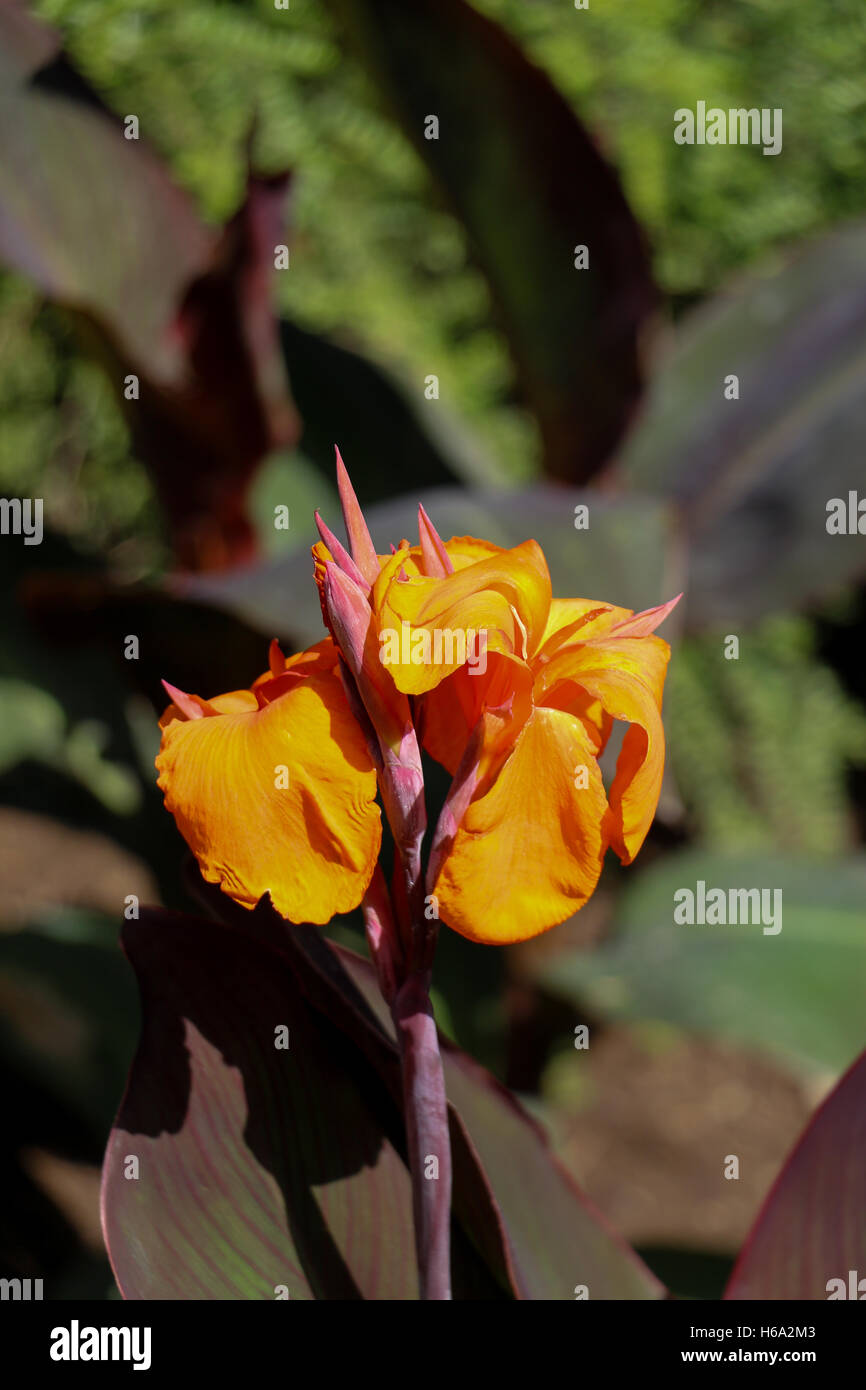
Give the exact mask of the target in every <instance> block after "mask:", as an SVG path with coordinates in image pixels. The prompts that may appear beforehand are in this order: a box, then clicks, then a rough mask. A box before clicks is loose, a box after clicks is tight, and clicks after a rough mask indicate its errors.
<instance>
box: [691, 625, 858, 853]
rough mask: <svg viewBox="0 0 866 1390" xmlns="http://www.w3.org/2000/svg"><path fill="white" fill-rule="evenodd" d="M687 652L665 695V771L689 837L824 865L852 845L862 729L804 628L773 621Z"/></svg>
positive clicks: (707, 638)
mask: <svg viewBox="0 0 866 1390" xmlns="http://www.w3.org/2000/svg"><path fill="white" fill-rule="evenodd" d="M725 636H726V634H724V633H722V632H714V633H710V634H707V635H704V636H701V637H699V638H692V639H689V640H687V641H685V642H683V643H682V645H681V646H679V647H678V648H677V650H676V652H675V654H674V658H673V660H672V661H671V665H670V671H669V675H668V682H667V688H666V693H665V725H666V728H667V731H668V739H669V750H670V761H671V767H672V770H673V773H674V776H675V778H676V782H677V785H678V787H679V789H680V792H681V795H682V797H683V799H684V801H685V803H686V807H687V810H688V813H689V816H690V818H691V821H692V824H693V827H694V829H695V830H696V831H697V833H698V835H699V837H700V839H701V840H703V841H704V843H706V844H707V845H713V846H715V847H718V848H719V849H723V850H729V851H760V850H767V851H770V850H774V849H777V850H780V851H785V852H798V851H802V852H808V853H812V854H820V855H831V854H833V853H838V852H839V850H840V848H841V847H843V846H845V845H846V844H848V843H849V842H850V840H851V836H852V832H853V827H852V825H851V823H850V819H849V816H850V813H849V809H848V802H847V794H846V785H845V776H846V771H847V769H848V768H849V767H850V766H851V764H853V763H863V762H864V761H866V718H864V716H863V712H862V710H861V709H860V707H859V706H858V705H855V704H854V702H853V701H852V700H850V699H849V698H848V697H847V696H846V695H845V693H844V691H843V690H842V688H841V686H840V684H839V682H838V680H837V679H836V677H835V675H834V674H833V672H832V671H830V670H829V669H828V668H827V667H826V666H823V665H821V664H820V663H819V662H818V661H816V660H815V658H814V656H813V654H812V629H811V625H810V624H809V623H807V622H806V621H805V620H802V619H799V618H789V617H786V618H776V619H769V620H767V621H766V622H764V623H763V624H762V625H761V626H760V627H758V628H757V629H755V630H753V631H751V632H749V633H746V634H744V635H743V636H742V637H741V638H740V655H739V659H738V660H730V661H729V660H726V659H725V657H724V646H725Z"/></svg>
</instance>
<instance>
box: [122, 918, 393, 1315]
mask: <svg viewBox="0 0 866 1390" xmlns="http://www.w3.org/2000/svg"><path fill="white" fill-rule="evenodd" d="M124 945H125V949H126V951H127V954H128V956H129V958H130V961H131V962H132V964H133V966H134V968H135V971H136V974H137V976H138V981H139V986H140V989H141V996H142V1014H143V1031H142V1037H141V1042H140V1045H139V1049H138V1053H137V1055H136V1058H135V1062H134V1064H133V1067H132V1070H131V1073H130V1078H129V1085H128V1088H127V1093H126V1096H125V1098H124V1100H123V1103H122V1105H121V1108H120V1112H119V1114H118V1117H117V1121H116V1123H115V1126H114V1129H113V1131H112V1133H111V1137H110V1140H109V1144H108V1149H107V1152H106V1156H105V1165H104V1173H103V1212H104V1230H105V1237H106V1244H107V1246H108V1250H109V1254H110V1257H111V1262H112V1266H113V1268H114V1271H115V1274H116V1276H117V1280H118V1284H119V1286H120V1289H121V1291H122V1293H123V1294H124V1296H125V1297H126V1298H129V1299H154V1298H162V1299H165V1298H169V1299H231V1300H238V1299H273V1298H275V1297H278V1296H279V1294H278V1292H277V1291H278V1290H279V1288H280V1286H284V1287H285V1289H286V1290H287V1291H288V1296H289V1298H291V1299H301V1300H309V1299H313V1298H315V1299H346V1298H349V1299H351V1298H373V1299H407V1298H408V1299H412V1298H415V1297H417V1280H416V1274H415V1257H414V1245H413V1234H412V1213H411V1193H410V1189H409V1176H408V1172H407V1170H406V1167H405V1164H404V1162H403V1160H402V1158H401V1157H400V1154H399V1153H398V1152H397V1149H396V1148H395V1147H394V1143H393V1142H392V1136H389V1134H388V1133H386V1130H387V1128H388V1120H389V1116H390V1117H391V1119H392V1125H391V1127H392V1128H393V1127H394V1125H393V1112H392V1111H391V1109H390V1107H389V1103H388V1098H387V1096H386V1095H385V1093H384V1088H383V1087H382V1085H381V1082H380V1081H379V1079H378V1077H377V1076H376V1074H375V1073H374V1072H373V1070H372V1069H371V1068H370V1067H369V1065H368V1064H366V1063H365V1062H364V1060H363V1058H362V1057H360V1056H359V1054H358V1051H357V1048H356V1047H355V1046H354V1045H353V1044H352V1042H351V1041H350V1040H349V1039H348V1038H346V1037H345V1036H344V1035H343V1034H341V1033H340V1032H339V1031H338V1030H337V1029H335V1028H334V1027H333V1025H332V1024H330V1023H329V1022H328V1020H327V1019H325V1018H324V1017H323V1016H322V1015H321V1014H320V1013H318V1011H316V1010H315V1009H314V1008H313V1007H312V1006H311V1005H310V1004H309V1002H308V1001H307V1000H306V999H305V998H304V997H303V995H302V993H301V990H300V988H299V985H298V981H297V978H296V976H295V975H294V973H293V971H292V969H291V968H290V966H289V964H288V963H287V961H286V960H285V959H284V958H281V957H280V956H279V955H277V954H275V953H273V952H272V951H270V950H269V949H268V947H267V946H265V945H264V944H263V943H262V942H260V941H257V940H256V939H255V937H254V936H253V935H251V934H245V933H242V932H239V931H236V930H235V929H233V928H232V927H228V926H224V925H222V924H220V923H216V922H207V921H203V920H198V919H196V918H191V917H184V916H181V915H180V914H177V913H167V912H161V911H154V910H147V911H145V912H143V913H142V916H141V920H140V921H138V922H128V923H127V924H126V926H125V929H124ZM281 1027H285V1028H287V1029H288V1042H289V1046H288V1047H287V1048H278V1047H277V1046H276V1045H275V1043H276V1041H277V1040H278V1036H279V1035H278V1033H277V1030H278V1029H280V1028H281ZM383 1116H384V1117H385V1119H384V1121H383V1118H382V1117H383ZM399 1142H400V1138H399V1134H398V1135H397V1143H398V1144H399ZM133 1160H135V1161H136V1162H135V1163H134V1162H133Z"/></svg>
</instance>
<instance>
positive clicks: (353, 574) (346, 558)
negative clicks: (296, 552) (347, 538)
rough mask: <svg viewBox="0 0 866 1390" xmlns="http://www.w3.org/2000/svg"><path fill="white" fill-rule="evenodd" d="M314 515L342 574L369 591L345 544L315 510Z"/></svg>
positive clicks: (368, 586)
mask: <svg viewBox="0 0 866 1390" xmlns="http://www.w3.org/2000/svg"><path fill="white" fill-rule="evenodd" d="M315 516H316V526H317V527H318V529H319V535H320V536H321V537H322V540H323V541H324V542H325V545H326V546H327V547H328V549H329V550H330V552H331V554H332V555H333V557H334V559H335V560H336V562H337V564H338V565H339V566H340V569H341V570H342V571H343V573H344V574H347V575H348V576H349V578H350V579H354V581H355V583H356V584H357V585H358V588H359V589H362V590H363V591H364V593H369V592H370V585H369V584H368V583H367V581H366V579H365V578H364V576H363V574H362V573H361V571H360V570H359V569H358V566H357V565H356V564H355V561H354V560H353V559H352V557H351V555H350V554H349V552H348V550H346V548H345V546H344V545H342V544H341V542H340V541H338V540H337V537H336V536H335V535H334V533H333V531H332V530H331V528H330V527H329V526H326V525H325V523H324V521H323V520H322V518H321V517H320V516H319V513H318V512H316V514H315Z"/></svg>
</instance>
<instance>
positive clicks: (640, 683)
mask: <svg viewBox="0 0 866 1390" xmlns="http://www.w3.org/2000/svg"><path fill="white" fill-rule="evenodd" d="M669 657H670V647H669V646H668V644H667V642H665V641H663V640H662V638H661V637H654V636H650V637H629V636H625V637H616V636H614V635H611V636H608V637H600V638H596V639H594V640H592V641H590V642H586V643H583V644H581V645H578V646H575V647H566V648H564V649H563V650H562V651H561V652H560V653H559V654H558V655H557V656H555V657H554V658H553V659H552V660H551V661H550V662H549V663H548V664H547V665H546V666H545V667H544V668H543V669H542V671H541V672H540V673H539V675H538V677H537V678H536V686H535V699H536V701H538V702H539V703H545V704H546V703H547V702H548V700H551V701H552V702H553V703H555V704H557V705H558V706H563V705H565V707H571V706H570V702H569V700H568V699H567V695H566V692H567V691H568V689H569V688H572V689H574V690H575V691H576V696H575V699H576V702H577V703H579V702H580V701H584V703H585V697H586V696H589V698H590V700H591V701H597V702H598V704H599V705H600V706H601V708H602V709H603V710H604V711H605V713H606V714H607V715H609V716H611V717H612V718H614V719H621V720H623V721H625V722H626V723H627V724H629V725H630V728H629V729H628V731H627V732H626V735H625V738H624V739H623V744H622V749H621V751H620V755H619V758H618V760H617V765H616V775H615V777H614V780H613V785H612V786H611V789H610V798H609V799H610V812H609V816H608V820H607V833H608V836H609V842H610V844H611V845H612V846H613V848H614V849H615V850H616V852H617V854H618V855H619V857H620V859H621V860H622V862H623V864H630V863H631V861H632V860H633V859H634V857H635V855H636V854H637V852H638V850H639V849H640V847H641V845H642V844H643V842H644V840H645V838H646V835H647V832H648V830H649V828H650V825H651V824H652V820H653V816H654V815H655V811H656V806H657V805H658V799H659V794H660V792H661V785H662V775H663V773H664V763H665V736H664V727H663V725H662V720H661V705H662V692H663V690H664V680H665V672H666V670H667V664H668V659H669ZM581 692H583V694H581ZM575 712H578V710H577V707H576V706H575Z"/></svg>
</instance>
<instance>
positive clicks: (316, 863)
mask: <svg viewBox="0 0 866 1390" xmlns="http://www.w3.org/2000/svg"><path fill="white" fill-rule="evenodd" d="M278 682H279V683H280V684H282V683H284V682H285V683H286V684H285V688H284V690H283V693H281V694H279V695H278V696H277V697H276V698H274V699H269V700H263V701H262V703H261V704H260V703H259V700H258V699H257V697H256V695H255V694H253V693H252V692H233V693H232V696H231V697H217V698H216V699H215V700H211V701H208V702H207V704H208V706H209V708H210V709H212V710H219V709H220V707H221V705H223V702H225V708H226V712H224V713H212V714H206V715H205V716H204V717H203V718H200V719H189V720H186V719H180V718H174V719H172V720H171V721H170V722H169V723H168V724H167V726H166V727H165V728H164V730H163V737H162V747H161V749H160V753H159V756H158V758H157V760H156V765H157V768H158V769H159V773H160V776H159V785H160V787H161V788H162V790H163V792H164V793H165V804H166V807H167V808H168V810H169V811H171V813H172V814H173V816H174V818H175V820H176V822H177V825H178V829H179V830H180V832H181V834H182V835H183V837H184V839H185V840H186V842H187V844H188V845H189V847H190V849H191V850H192V852H193V853H194V854H195V856H196V859H197V860H198V863H199V866H200V868H201V871H202V874H203V876H204V877H205V878H206V879H207V881H208V882H209V883H218V884H219V885H220V887H221V888H222V889H223V891H224V892H226V893H227V894H228V895H229V896H230V897H232V898H234V899H235V901H236V902H238V903H241V904H242V905H243V906H244V907H248V908H252V907H254V906H255V904H256V903H257V902H258V900H259V899H260V898H261V897H262V896H263V894H265V893H269V894H270V896H271V900H272V902H273V904H274V907H275V908H276V910H277V911H278V912H279V913H281V914H282V916H284V917H288V918H289V919H290V920H291V921H293V922H316V923H319V924H322V923H325V922H328V921H330V919H331V918H332V917H333V916H334V915H335V914H336V913H340V912H349V911H351V910H352V908H354V907H357V905H358V903H359V902H360V901H361V898H362V897H363V895H364V892H365V890H366V888H367V885H368V883H369V881H370V878H371V877H372V874H373V869H374V867H375V863H376V857H377V855H378V853H379V847H380V843H381V833H382V832H381V821H380V815H379V809H378V807H377V806H376V804H375V796H376V774H375V771H374V769H373V766H372V763H371V760H370V756H369V753H368V752H367V748H366V745H365V742H364V737H363V735H362V733H361V731H360V729H359V728H358V726H357V724H356V722H355V720H354V719H353V718H352V716H351V714H350V713H349V710H348V707H347V705H346V700H345V696H344V694H343V689H342V686H341V684H340V680H339V677H338V676H337V675H336V674H332V673H328V672H327V671H315V673H314V674H311V675H302V674H298V675H296V676H295V677H294V678H293V679H292V678H289V677H286V676H280V677H279V678H278V679H277V681H274V682H273V684H274V686H276V685H277V683H278ZM263 688H265V689H266V688H267V687H266V686H265V687H263ZM244 693H245V694H246V700H245V701H242V700H241V699H240V697H241V695H242V694H244ZM283 769H285V772H284V771H283Z"/></svg>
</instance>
